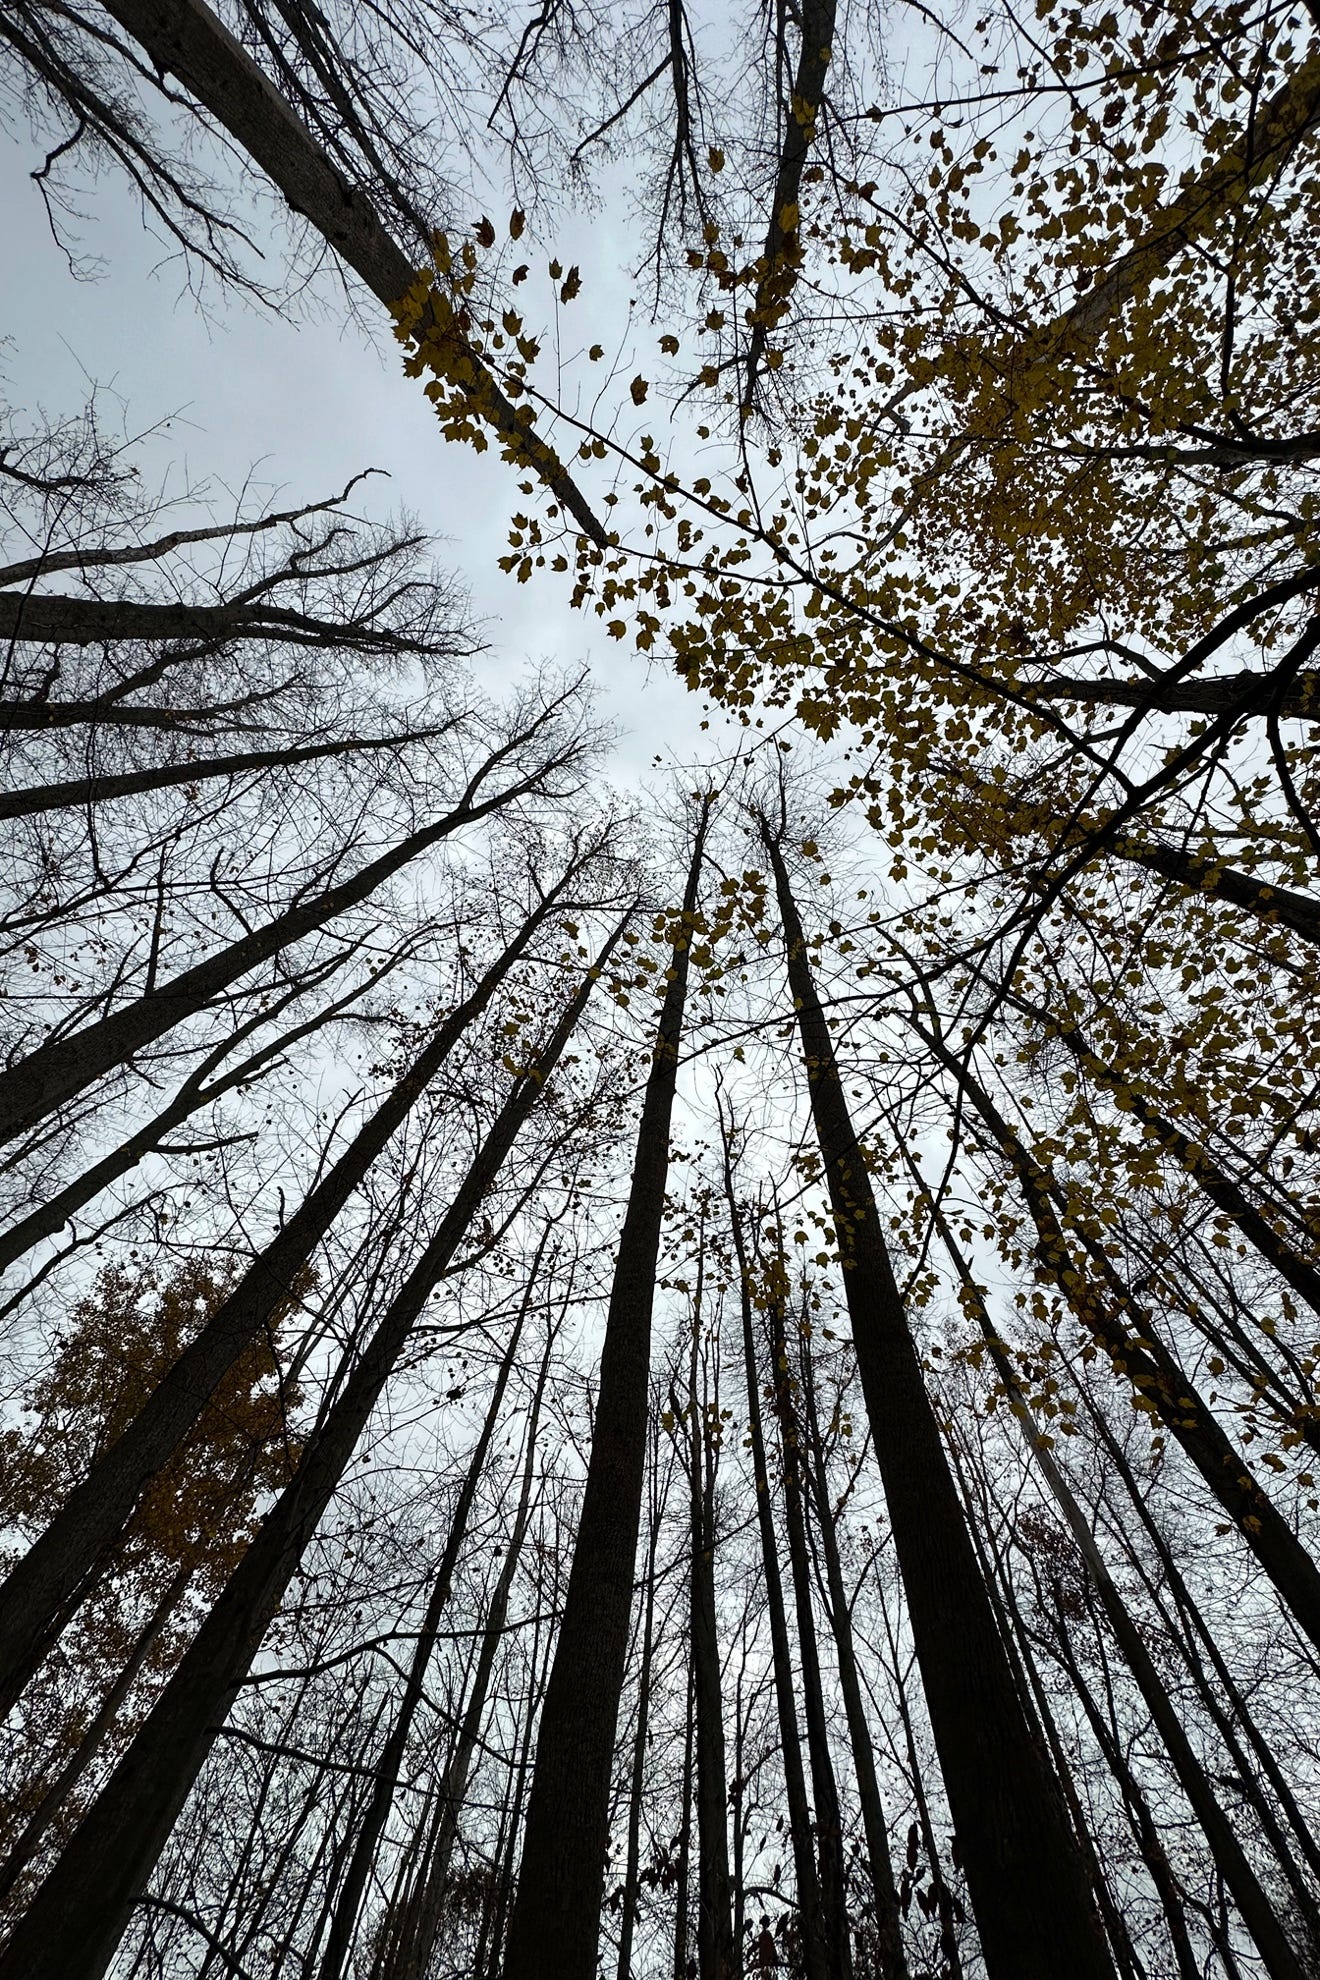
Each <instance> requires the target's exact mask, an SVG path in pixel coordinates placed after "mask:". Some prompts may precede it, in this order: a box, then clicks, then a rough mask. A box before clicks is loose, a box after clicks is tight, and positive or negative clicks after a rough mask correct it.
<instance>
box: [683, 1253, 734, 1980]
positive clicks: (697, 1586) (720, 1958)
mask: <svg viewBox="0 0 1320 1980" xmlns="http://www.w3.org/2000/svg"><path fill="white" fill-rule="evenodd" d="M699 1246H700V1248H699V1251H698V1260H697V1295H696V1301H695V1306H694V1312H693V1320H692V1352H691V1356H690V1359H689V1364H688V1369H689V1374H688V1409H689V1422H688V1487H689V1491H688V1537H689V1549H690V1561H689V1567H688V1609H689V1618H690V1623H691V1635H692V1695H693V1707H694V1712H695V1718H696V1733H697V1739H696V1746H697V1969H698V1972H699V1973H700V1975H701V1980H731V1976H732V1973H733V1921H732V1915H731V1910H730V1905H731V1892H730V1887H729V1780H728V1773H727V1769H726V1765H725V1753H724V1700H723V1696H722V1691H721V1684H720V1646H719V1636H718V1633H717V1624H716V1610H715V1507H714V1463H713V1452H712V1448H711V1437H710V1425H709V1422H708V1420H707V1416H706V1408H705V1402H704V1399H702V1398H701V1397H699V1396H698V1392H697V1363H698V1348H699V1339H700V1332H701V1304H702V1299H701V1295H702V1283H703V1279H704V1274H705V1233H704V1228H703V1231H702V1233H701V1237H700V1239H699Z"/></svg>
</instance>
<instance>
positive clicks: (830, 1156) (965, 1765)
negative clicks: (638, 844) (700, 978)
mask: <svg viewBox="0 0 1320 1980" xmlns="http://www.w3.org/2000/svg"><path fill="white" fill-rule="evenodd" d="M762 828H763V835H764V839H765V844H766V850H767V853H768V855H769V858H770V862H771V866H772V868H773V870H774V876H775V887H776V892H777V895H778V899H779V910H780V916H781V919H782V922H783V927H784V941H785V949H786V953H787V960H788V976H789V984H790V986H791V989H792V993H793V1001H794V1004H795V1006H796V1009H797V1017H798V1028H799V1032H800V1034H801V1040H802V1052H803V1058H804V1060H805V1063H806V1069H807V1080H808V1086H809V1090H810V1095H811V1106H812V1112H813V1115H814V1117H815V1122H816V1132H817V1135H818V1137H819V1141H820V1149H821V1155H822V1157H823V1160H824V1163H825V1171H826V1179H827V1182H828V1186H829V1196H830V1206H831V1210H832V1213H833V1219H834V1227H835V1233H836V1239H837V1243H838V1247H839V1256H840V1260H841V1263H842V1266H843V1283H844V1291H845V1295H846V1298H847V1303H848V1311H849V1314H850V1316H851V1319H852V1328H853V1339H854V1343H855V1345H856V1350H857V1360H858V1367H859V1369H860V1373H861V1378H862V1389H863V1393H864V1395H865V1398H866V1405H867V1412H868V1414H869V1417H870V1421H871V1429H872V1433H873V1435H874V1438H875V1449H876V1457H877V1460H878V1463H879V1466H880V1474H881V1479H882V1481H883V1484H884V1491H885V1499H886V1502H887V1504H888V1507H889V1517H890V1524H891V1527H892V1530H893V1534H894V1544H895V1548H896V1550H897V1554H898V1561H899V1567H900V1570H901V1572H902V1576H903V1585H904V1588H905V1590H906V1593H907V1601H908V1612H909V1616H910V1618H911V1625H912V1634H913V1641H914V1644H915V1647H916V1653H917V1659H918V1662H919V1664H920V1667H921V1675H922V1681H923V1684H924V1686H925V1691H926V1700H927V1704H928V1706H929V1708H930V1717H931V1725H932V1728H933V1730H934V1734H935V1743H936V1747H937V1749H938V1751H939V1756H940V1764H941V1767H942V1769H943V1773H944V1781H945V1787H946V1789H947V1792H948V1796H949V1804H950V1807H951V1809H952V1812H953V1820H954V1826H955V1828H956V1830H957V1834H958V1838H959V1842H960V1844H961V1849H962V1858H963V1863H964V1866H965V1870H966V1875H967V1883H968V1888H969V1890H970V1893H971V1898H972V1906H973V1909H974V1911H975V1913H976V1921H977V1925H978V1928H979V1931H980V1935H981V1946H982V1951H983V1954H984V1957H985V1963H986V1969H987V1972H988V1974H989V1975H990V1976H991V1980H1057V1975H1058V1974H1059V1973H1060V1972H1062V1971H1068V1972H1070V1973H1071V1974H1073V1975H1074V1976H1076V1980H1081V1976H1083V1975H1085V1976H1087V1980H1101V1976H1105V1980H1109V1976H1111V1975H1112V1973H1113V1967H1112V1964H1111V1962H1110V1959H1109V1955H1108V1951H1107V1948H1106V1946H1105V1942H1104V1939H1103V1936H1102V1934H1101V1930H1100V1925H1099V1920H1098V1919H1097V1917H1096V1914H1095V1912H1094V1910H1093V1908H1092V1904H1091V1897H1090V1892H1089V1889H1088V1886H1087V1880H1086V1876H1085V1872H1084V1870H1083V1867H1082V1863H1081V1859H1080V1857H1079V1855H1078V1852H1077V1848H1076V1844H1075V1843H1074V1841H1073V1838H1072V1835H1071V1833H1070V1831H1069V1828H1068V1822H1067V1817H1066V1815H1065V1813H1064V1808H1063V1803H1062V1799H1061V1797H1060V1794H1059V1789H1058V1784H1057V1782H1056V1781H1055V1780H1054V1778H1053V1775H1052V1773H1051V1771H1050V1768H1049V1764H1048V1761H1047V1759H1046V1757H1045V1755H1044V1753H1043V1752H1042V1751H1041V1750H1040V1749H1039V1748H1038V1746H1037V1745H1036V1742H1035V1740H1034V1739H1033V1737H1032V1735H1031V1732H1030V1729H1029V1727H1028V1724H1027V1720H1026V1717H1025V1715H1024V1712H1023V1709H1022V1705H1021V1701H1020V1700H1019V1698H1018V1694H1017V1691H1016V1688H1015V1686H1014V1683H1013V1677H1012V1672H1011V1670H1010V1668H1009V1664H1008V1659H1007V1657H1006V1655H1005V1652H1004V1646H1003V1643H1002V1641H1001V1639H1000V1637H999V1634H998V1631H997V1629H996V1627H995V1621H994V1615H993V1612H992V1610H991V1608H990V1602H989V1598H988V1596H987V1594H986V1589H985V1584H984V1582H983V1581H982V1578H981V1574H980V1570H979V1568H978V1566H977V1562H976V1556H975V1554H974V1552H973V1550H972V1545H971V1541H970V1539H969V1538H968V1534H967V1529H966V1525H965V1523H964V1520H963V1514H962V1508H961V1505H960V1504H959V1501H958V1494H957V1491H956V1489H955V1487H954V1484H953V1480H952V1478H951V1477H950V1475H949V1467H948V1463H947V1461H946V1459H945V1455H944V1450H943V1446H942V1444H941V1441H940V1432H939V1426H938V1424H937V1422H936V1420H935V1414H934V1411H933V1410H932V1408H931V1404H930V1399H929V1397H928V1395H927V1394H926V1387H925V1383H924V1381H923V1379H922V1373H921V1363H920V1359H919V1357H918V1354H917V1350H916V1346H915V1344H914V1342H913V1340H912V1336H911V1333H910V1331H909V1328H908V1322H907V1316H906V1314H905V1312H904V1310H903V1303H902V1298H901V1296H900V1294H899V1290H898V1285H897V1282H896V1280H895V1278H894V1273H893V1267H892V1265H891V1263H890V1259H889V1251H888V1247H887V1245H886V1243H885V1239H884V1234H883V1231H882V1229H881V1225H880V1219H879V1215H878V1213H877V1210H876V1206H875V1199H874V1196H873V1195H872V1192H871V1183H870V1177H869V1175H868V1173H867V1169H866V1162H865V1157H864V1155H863V1152H862V1150H861V1148H860V1146H859V1145H858V1141H857V1137H856V1135H855V1133H854V1132H853V1127H852V1122H851V1120H850V1118H849V1115H848V1107H847V1102H846V1100H845V1098H844V1093H843V1085H842V1082H841V1080H840V1078H839V1071H838V1066H837V1064H836V1062H835V1058H834V1048H833V1044H832V1042H831V1039H830V1034H829V1028H828V1026H827V1025H826V1022H825V1017H824V1013H823V1012H822V1010H821V1007H820V1002H819V999H818V998H817V995H816V988H815V983H814V981H813V978H812V973H811V966H810V963H809V961H808V957H807V948H806V942H805V938H804V936H803V932H802V924H801V921H800V920H799V917H798V913H797V908H796V905H795V903H794V900H793V895H792V890H791V888H790V886H789V879H788V872H787V869H786V867H785V865H784V859H783V853H782V851H781V849H780V846H779V844H778V842H777V841H776V838H775V835H774V834H773V832H772V831H771V830H770V828H769V826H768V824H766V823H765V822H764V821H762Z"/></svg>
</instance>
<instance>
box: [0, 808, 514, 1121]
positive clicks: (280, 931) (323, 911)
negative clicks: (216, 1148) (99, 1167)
mask: <svg viewBox="0 0 1320 1980" xmlns="http://www.w3.org/2000/svg"><path fill="white" fill-rule="evenodd" d="M532 781H533V780H531V779H527V778H525V779H523V780H521V781H520V782H519V783H518V784H515V785H513V786H512V787H511V788H509V789H507V790H504V791H500V792H498V793H497V794H496V796H494V797H493V798H487V799H485V800H484V801H483V802H481V803H473V802H472V801H471V787H469V792H468V795H467V796H465V798H464V799H463V801H462V802H461V803H460V804H458V805H457V806H456V807H455V808H454V810H453V811H451V812H448V813H447V814H446V816H445V817H443V818H440V819H437V820H436V821H435V822H434V823H433V824H431V825H427V826H425V827H424V828H423V829H422V830H421V831H420V832H413V833H410V834H409V836H408V837H407V838H406V839H401V840H400V841H399V843H398V845H396V846H393V847H391V849H390V851H389V852H386V853H382V854H381V855H380V857H379V858H378V859H373V860H370V861H369V862H368V864H367V865H366V866H364V867H363V868H362V869H361V871H360V872H358V873H355V874H354V875H353V877H352V879H351V880H341V881H340V882H339V884H338V885H337V886H334V887H327V888H326V889H325V891H324V892H323V893H320V894H317V895H316V896H315V898H314V899H312V900H310V901H300V902H299V903H298V905H297V906H296V907H290V908H286V909H285V910H284V912H283V913H282V914H277V915H275V916H274V918H273V919H272V920H270V921H268V922H266V923H264V924H263V926H262V927H260V928H254V929H253V930H252V931H251V933H250V934H247V935H244V936H242V937H241V938H240V939H239V940H238V941H237V942H231V943H230V944H229V945H228V947H227V948H224V949H220V950H218V951H217V952H216V954H215V955H212V956H208V957H207V958H206V959H205V961H204V962H200V963H197V964H195V965H194V966H193V968H192V969H186V970H185V971H184V972H183V974H182V975H181V976H176V977H174V978H173V979H172V980H171V981H170V982H169V983H165V984H162V985H161V986H160V988H158V989H155V988H153V989H151V990H149V991H147V992H146V994H145V995H144V996H141V997H138V998H135V999H134V1001H133V1002H132V1003H130V1004H125V1005H123V1006H122V1007H121V1008H120V1009H119V1010H117V1011H112V1012H111V1013H110V1014H109V1016H108V1017H103V1018H100V1019H98V1020H97V1022H96V1023H95V1024H89V1025H85V1026H84V1027H83V1029H82V1030H81V1031H75V1032H74V1033H72V1035H71V1036H69V1037H67V1038H53V1039H51V1040H50V1041H49V1043H47V1044H45V1045H39V1046H38V1047H37V1049H36V1050H35V1051H34V1052H29V1053H28V1055H27V1057H26V1058H23V1059H19V1060H18V1061H17V1063H16V1064H14V1065H12V1066H10V1067H8V1068H7V1070H6V1071H4V1072H0V1142H4V1141H12V1140H14V1139H15V1138H16V1137H17V1136H18V1135H20V1134H22V1133H23V1132H24V1131H25V1130H26V1129H27V1128H30V1127H35V1126H36V1125H37V1123H38V1122H39V1121H42V1120H44V1119H45V1118H46V1117H47V1115H49V1114H52V1113H54V1112H55V1110H56V1108H57V1107H62V1106H63V1105H64V1103H65V1101H66V1100H71V1099H73V1098H74V1096H75V1095H76V1094H79V1093H81V1092H83V1091H84V1089H85V1088H86V1087H88V1086H91V1085H92V1084H93V1082H94V1081H95V1080H98V1079H100V1078H101V1077H102V1076H103V1075H104V1074H105V1073H108V1072H112V1071H113V1070H114V1068H115V1067H116V1066H121V1065H125V1064H126V1063H127V1062H128V1061H129V1060H130V1059H131V1058H132V1057H133V1055H134V1054H135V1053H137V1052H140V1051H142V1050H143V1048H144V1047H145V1046H147V1045H151V1044H153V1043H154V1042H155V1040H156V1039H157V1038H161V1037H163V1036H164V1034H165V1033H166V1032H167V1031H172V1030H173V1029H174V1027H175V1025H178V1024H182V1023H183V1021H184V1019H185V1018H189V1017H193V1016H195V1015H196V1013H197V1012H198V1011H201V1010H204V1009H205V1008H206V1006H207V1005H208V1004H209V1003H210V1002H211V1001H212V1000H213V999H214V998H215V997H218V996H219V995H220V993H221V992H222V991H224V990H227V989H228V988H229V986H230V985H231V984H233V983H236V982H237V981H238V979H239V978H240V977H241V976H246V975H247V974H248V972H249V971H250V970H253V969H255V968H256V967H257V965H258V964H259V963H263V962H268V961H269V960H270V959H271V958H272V957H273V956H277V955H278V954H279V953H280V951H281V950H283V949H287V948H289V947H290V946H291V945H292V944H293V943H295V942H300V941H301V940H302V939H303V937H304V936H306V935H310V934H312V933H313V932H314V931H315V930H316V929H318V928H323V927H324V926H325V924H326V923H327V922H328V921H333V920H334V918H335V916H336V915H340V914H343V913H344V912H345V911H346V910H347V909H349V908H351V907H356V906H357V905H358V903H359V902H361V901H365V900H368V899H369V898H370V896H371V895H372V894H374V893H375V891H376V889H377V888H378V887H380V886H383V885H384V883H385V881H386V880H388V879H390V878H391V876H392V875H393V874H395V873H398V872H399V871H400V870H401V869H402V868H403V867H405V866H407V865H409V864H410V863H411V862H412V861H413V860H415V859H417V858H419V857H420V856H421V854H422V853H424V852H426V851H427V850H428V849H429V848H430V847H431V846H435V845H439V843H440V841H441V840H442V839H447V838H449V837H450V836H451V834H452V833H454V832H456V831H458V830H459V828H460V826H463V825H470V824H474V823H476V821H477V820H478V819H481V818H485V817H488V816H489V815H490V813H492V812H493V811H496V810H498V809H499V808H500V807H501V806H502V805H504V804H507V803H508V802H509V801H510V799H511V798H513V797H515V796H517V795H519V794H520V793H521V792H523V791H525V790H526V789H528V788H529V786H530V783H531V782H532Z"/></svg>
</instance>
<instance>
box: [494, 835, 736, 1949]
mask: <svg viewBox="0 0 1320 1980" xmlns="http://www.w3.org/2000/svg"><path fill="white" fill-rule="evenodd" d="M711 803H712V800H711V799H709V798H707V799H706V800H704V801H703V803H702V806H701V810H700V813H699V816H698V820H697V825H696V830H695V835H694V841H693V848H692V860H691V864H690V867H689V870H688V877H687V887H686V890H685V892H684V896H683V909H682V917H683V918H682V923H681V932H680V934H679V935H678V937H677V939H676V940H675V943H674V947H673V951H672V957H671V962H670V970H669V982H668V986H667V988H666V991H665V997H664V1002H663V1005H662V1007H661V1011H660V1020H659V1025H658V1028H657V1033H656V1040H655V1049H654V1056H653V1059H652V1064H651V1070H650V1075H649V1077H648V1079H647V1083H646V1095H645V1099H644V1101H643V1104H642V1117H641V1122H640V1125H639V1127H638V1131H637V1148H636V1155H635V1157H634V1161H633V1172H632V1184H631V1188H630V1190H629V1196H628V1209H627V1213H626V1215H625V1217H624V1222H623V1229H622V1231H621V1233H620V1236H619V1249H618V1255H617V1260H616V1264H615V1269H614V1281H613V1285H612V1287H611V1291H610V1302H609V1310H608V1314H607V1317H606V1323H605V1340H604V1345H603V1348H602V1353H601V1365H600V1385H599V1389H598V1392H597V1398H596V1411H595V1423H594V1429H593V1434H592V1440H591V1457H590V1460H589V1462H588V1466H587V1479H586V1487H585V1490H584V1493H583V1499H582V1515H581V1522H580V1525H579V1529H578V1537H577V1544H576V1546H575V1548H574V1551H573V1565H572V1568H571V1570H570V1574H569V1582H568V1591H567V1594H566V1597H565V1601H564V1613H563V1619H562V1622H561V1624H560V1631H559V1642H558V1645H557V1647H556V1650H555V1658H554V1664H553V1666H552V1668H551V1672H550V1682H549V1684H548V1686H547V1688H546V1696H545V1704H544V1706H543V1708H542V1711H541V1725H540V1731H539V1734H538V1738H537V1749H536V1766H535V1769H534V1771H533V1775H532V1787H531V1793H530V1795H529V1798H528V1806H527V1826H526V1832H525V1835H524V1838H523V1854H522V1868H521V1871H520V1874H519V1879H518V1893H517V1897H516V1898H515V1900H514V1907H513V1915H512V1917H511V1919H510V1921H509V1936H508V1942H507V1945H506V1947H505V1955H504V1970H505V1975H506V1980H596V1950H597V1942H598V1939H599V1933H600V1909H601V1895H602V1886H603V1882H604V1875H605V1860H606V1853H607V1849H608V1843H609V1805H610V1780H611V1774H612V1768H613V1760H614V1736H615V1728H616V1725H617V1723H618V1712H619V1696H620V1692H621V1690H622V1686H623V1674H624V1664H625V1660H626V1657H627V1651H628V1633H629V1625H630V1622H631V1617H632V1594H633V1576H634V1572H635V1569H636V1562H637V1536H638V1528H639V1525H640V1521H641V1502H642V1482H643V1473H644V1470H645V1463H646V1426H647V1399H648V1389H649V1382H650V1352H651V1312H652V1307H653V1304H654V1300H655V1278H656V1264H657V1259H658V1256H659V1248H660V1226H661V1219H662V1217H663V1214H664V1199H665V1183H666V1178H667V1176H668V1170H669V1125H670V1118H671V1115H672V1111H673V1103H674V1091H675V1086H676V1084H677V1078H678V1054H679V1046H680V1042H681V1037H682V1029H683V1012H684V1003H685V998H686V993H687V977H688V955H689V946H688V945H689V940H690V935H691V927H692V921H691V917H692V915H693V914H694V912H695V909H696V904H697V896H698V889H699V885H700V879H701V865H702V856H703V852H704V848H705V840H706V830H707V824H708V820H709V816H710V807H711Z"/></svg>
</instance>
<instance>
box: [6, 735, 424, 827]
mask: <svg viewBox="0 0 1320 1980" xmlns="http://www.w3.org/2000/svg"><path fill="white" fill-rule="evenodd" d="M438 733H439V731H438V730H435V729H420V730H418V731H416V733H414V734H410V735H404V736H362V737H354V738H351V739H349V740H347V741H345V742H325V743H309V744H307V746H306V747H305V748H302V749H256V750H248V751H246V752H243V751H240V752H238V753H236V754H234V755H232V756H203V757H198V758H197V759H196V760H195V761H193V762H191V763H160V764H156V765H154V766H153V767H152V768H150V769H147V770H126V771H123V772H120V773H118V774H109V773H107V774H105V775H103V776H99V777H76V778H71V779H70V780H69V781H68V782H66V783H62V784H29V785H28V786H27V788H26V789H25V790H20V791H4V792H0V819H4V818H30V817H32V816H33V815H34V814H35V813H37V812H41V811H59V810H63V809H65V808H67V807H70V806H75V807H78V808H81V807H83V806H85V805H89V804H108V803H109V802H110V801H111V800H112V799H113V798H121V797H134V796H136V795H137V793H138V792H139V791H159V790H165V789H167V788H168V787H169V786H170V785H172V784H200V783H204V782H206V780H207V779H208V778H211V777H245V776H250V775H251V774H252V773H253V772H254V771H257V770H283V769H291V768H292V767H293V766H294V765H295V764H298V763H313V762H316V761H317V760H318V759H319V758H321V757H325V756H349V755H355V754H357V753H358V752H359V751H361V752H362V753H363V754H366V753H367V752H368V751H370V750H376V749H400V748H402V747H403V746H404V745H405V744H407V743H410V742H421V741H424V740H425V739H426V738H427V737H428V736H432V735H437V734H438Z"/></svg>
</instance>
